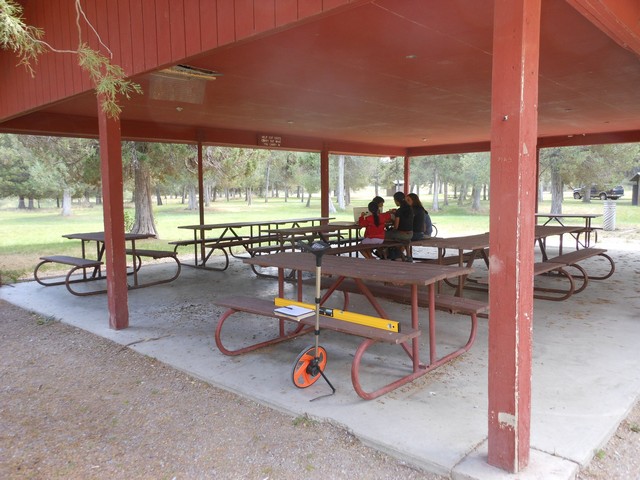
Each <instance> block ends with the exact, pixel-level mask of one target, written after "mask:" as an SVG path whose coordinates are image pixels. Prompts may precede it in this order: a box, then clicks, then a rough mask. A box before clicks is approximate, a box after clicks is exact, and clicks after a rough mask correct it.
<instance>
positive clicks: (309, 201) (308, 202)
mask: <svg viewBox="0 0 640 480" xmlns="http://www.w3.org/2000/svg"><path fill="white" fill-rule="evenodd" d="M303 198H304V197H303ZM305 207H306V208H310V207H311V192H309V196H308V197H307V204H306V205H305Z"/></svg>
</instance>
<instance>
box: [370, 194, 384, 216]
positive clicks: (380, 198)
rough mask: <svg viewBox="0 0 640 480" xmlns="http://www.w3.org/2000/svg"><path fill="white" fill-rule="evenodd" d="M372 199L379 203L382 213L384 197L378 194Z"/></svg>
mask: <svg viewBox="0 0 640 480" xmlns="http://www.w3.org/2000/svg"><path fill="white" fill-rule="evenodd" d="M371 201H372V202H375V203H377V204H378V212H379V213H382V212H383V211H384V198H382V197H380V196H377V195H376V196H375V197H373V200H371Z"/></svg>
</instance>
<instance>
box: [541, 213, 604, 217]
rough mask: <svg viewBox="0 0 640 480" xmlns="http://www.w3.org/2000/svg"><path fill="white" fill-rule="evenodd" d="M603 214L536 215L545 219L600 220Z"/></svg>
mask: <svg viewBox="0 0 640 480" xmlns="http://www.w3.org/2000/svg"><path fill="white" fill-rule="evenodd" d="M602 215H603V214H602V213H536V217H545V218H598V217H601V216H602Z"/></svg>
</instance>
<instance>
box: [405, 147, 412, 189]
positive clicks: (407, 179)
mask: <svg viewBox="0 0 640 480" xmlns="http://www.w3.org/2000/svg"><path fill="white" fill-rule="evenodd" d="M410 181H411V165H410V163H409V157H408V156H406V155H405V157H404V193H405V195H407V194H409V193H411V184H410V183H409V182H410Z"/></svg>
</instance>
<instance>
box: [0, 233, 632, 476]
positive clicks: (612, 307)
mask: <svg viewBox="0 0 640 480" xmlns="http://www.w3.org/2000/svg"><path fill="white" fill-rule="evenodd" d="M598 246H600V245H598ZM605 248H606V247H605ZM609 253H610V254H611V256H612V257H613V258H614V260H615V261H616V273H615V274H614V276H613V277H611V278H609V279H607V280H604V281H593V282H591V283H590V285H589V286H588V288H587V289H586V290H585V291H584V292H582V293H580V294H577V295H574V296H573V297H572V298H570V299H569V300H566V301H563V302H551V301H545V300H536V301H535V306H534V321H533V335H534V346H533V379H532V415H531V447H532V451H531V462H530V465H529V467H528V468H527V469H526V470H525V471H523V472H521V473H519V474H517V475H509V474H506V473H505V472H503V471H501V470H498V469H495V468H493V467H491V466H489V465H488V464H487V463H486V448H487V447H486V440H487V333H488V323H487V322H488V320H487V319H480V322H479V323H480V325H479V329H478V336H477V339H476V342H475V344H474V346H473V347H472V348H471V350H470V351H469V352H467V353H466V354H465V355H463V356H462V357H460V358H458V359H456V360H454V361H453V362H451V363H449V364H447V365H444V366H442V367H440V368H439V369H436V370H435V371H433V372H431V373H430V374H428V375H426V376H424V377H422V378H420V379H418V380H416V381H414V382H413V383H411V384H409V385H406V386H404V387H401V388H399V389H397V390H395V391H393V392H391V393H389V394H387V395H384V396H382V397H380V398H378V399H376V400H372V401H365V400H362V399H361V398H360V397H358V396H357V395H356V393H355V392H354V390H353V387H352V385H351V378H350V364H351V360H352V358H353V354H354V352H355V349H356V347H357V345H358V344H359V342H360V340H359V339H357V338H355V337H350V336H347V335H342V334H338V333H335V332H325V331H323V332H322V333H321V344H322V345H323V346H324V347H325V348H326V349H327V352H328V353H327V357H328V364H327V368H326V370H325V372H326V375H327V376H328V377H329V379H330V380H331V382H332V383H333V384H334V386H335V387H336V389H337V391H336V394H335V395H332V396H328V397H325V398H322V399H319V400H317V401H313V402H311V400H313V399H314V398H316V397H318V396H319V395H323V394H326V393H330V389H329V387H328V386H327V384H326V383H325V382H324V381H323V380H319V381H318V382H317V383H316V384H314V385H313V386H311V387H309V388H307V389H298V388H296V387H295V386H294V385H293V383H292V380H291V373H292V368H293V363H294V361H295V359H296V357H297V356H298V354H299V353H300V352H301V351H302V350H303V349H304V348H306V347H308V346H310V345H312V344H313V338H312V336H310V335H309V336H306V337H302V338H298V339H295V340H291V341H288V342H284V343H282V344H279V345H275V346H271V347H268V348H264V349H262V350H258V351H256V352H251V353H248V354H245V355H242V356H237V357H227V356H224V355H222V354H221V353H220V352H219V351H218V350H217V348H216V346H215V342H214V338H213V334H214V329H215V326H216V324H217V319H218V317H219V316H220V314H221V313H222V312H223V309H222V308H220V307H217V306H216V305H214V302H215V300H216V298H221V297H224V296H227V295H236V294H245V295H251V296H256V297H262V298H272V297H274V296H275V294H276V291H277V290H276V289H277V285H276V282H275V280H269V279H264V278H257V277H256V275H254V274H253V272H251V270H250V268H249V267H248V266H247V265H244V264H242V263H241V262H240V261H238V260H232V262H231V266H230V268H229V269H228V270H227V271H224V272H215V271H203V270H196V269H192V268H183V270H182V273H181V275H180V278H178V279H177V280H176V281H174V282H173V283H170V284H166V285H159V286H155V287H151V288H146V289H140V290H134V291H131V292H130V293H129V310H130V327H129V328H127V329H125V330H121V331H114V330H111V329H109V326H108V314H107V300H106V296H105V295H97V296H92V297H75V296H72V295H70V294H69V293H68V292H67V291H66V289H65V288H64V286H58V287H46V288H45V287H42V286H40V285H38V284H37V283H35V282H26V283H21V284H16V285H12V286H6V287H3V288H1V289H0V298H2V299H3V300H6V301H8V302H11V303H13V304H15V305H18V306H21V307H23V308H26V309H28V310H32V311H35V312H38V313H40V314H42V315H47V316H49V315H50V316H54V317H56V318H58V319H60V320H62V321H63V322H65V323H68V324H71V325H74V326H77V327H79V328H82V329H85V330H88V331H90V332H93V333H94V334H97V335H101V336H103V337H105V338H109V339H111V340H113V341H115V342H117V343H119V344H122V345H129V347H130V348H132V349H135V350H136V351H138V352H140V353H142V354H145V355H149V356H151V357H155V358H157V359H158V360H160V361H162V362H165V363H167V364H170V365H172V366H174V367H175V368H178V369H180V370H183V371H185V372H188V373H190V374H191V375H194V376H195V377H198V378H200V379H203V380H205V381H207V382H210V383H211V384H214V385H216V386H219V387H222V388H225V389H227V390H230V391H233V392H236V393H238V394H240V395H243V396H246V397H249V398H252V399H255V400H256V401H258V402H261V403H264V404H266V405H269V406H271V407H273V408H276V409H278V410H281V411H285V412H289V413H290V414H291V415H293V416H298V415H303V414H307V415H309V416H311V417H314V418H318V419H321V420H327V421H331V422H332V423H334V424H339V425H342V426H344V427H345V428H346V429H348V430H349V431H351V432H352V433H353V434H355V435H356V436H358V437H359V438H360V439H361V440H362V441H363V442H365V443H367V444H369V445H372V446H374V447H375V448H378V449H379V450H382V451H385V452H388V453H390V454H392V455H394V456H396V457H398V458H401V459H403V460H405V461H407V462H409V463H411V464H414V465H416V466H418V467H420V468H423V469H426V470H429V471H432V472H436V473H440V474H444V475H450V476H451V477H452V478H456V479H471V478H478V479H498V478H519V479H528V478H545V479H547V478H558V479H565V478H573V477H574V476H575V473H576V471H577V468H578V466H579V465H584V464H586V463H587V462H588V461H589V460H590V459H591V457H592V456H593V454H594V452H595V451H597V450H598V449H599V448H600V447H601V446H602V445H603V444H604V443H606V441H607V440H608V438H609V437H610V435H611V434H612V433H613V432H614V431H615V429H616V427H617V426H618V424H619V423H620V421H621V420H622V419H623V418H624V417H625V416H626V414H627V413H628V411H629V410H630V408H631V407H632V406H633V404H634V402H635V401H636V399H637V398H638V396H639V395H640V355H638V348H637V345H638V344H639V343H640V315H639V312H640V295H639V294H638V292H640V256H638V254H637V250H636V249H634V248H633V246H631V247H629V248H628V249H619V250H615V251H613V250H610V251H609ZM163 268H165V267H164V266H163V265H157V266H150V267H147V272H146V273H145V274H147V275H152V274H156V273H157V272H158V271H160V270H161V269H163ZM167 268H169V267H168V266H167ZM288 288H290V290H289V294H290V295H291V296H292V298H293V295H294V292H293V288H292V287H288ZM307 293H308V301H312V298H313V292H312V289H311V288H310V289H309V291H308V292H307ZM475 295H478V298H482V295H483V294H482V293H476V294H475ZM384 305H385V308H387V309H388V312H389V313H390V314H391V315H392V317H393V318H395V319H408V313H409V307H408V306H405V305H398V304H392V303H389V302H384ZM333 306H336V307H337V306H340V302H339V301H337V302H336V303H335V304H334V305H333ZM351 308H352V309H353V310H354V311H358V312H362V313H373V311H372V309H371V307H370V306H369V305H368V304H367V302H366V300H365V299H364V298H363V297H361V296H352V303H351ZM232 318H233V317H232ZM437 319H438V324H437V325H438V354H439V355H441V354H444V353H446V352H447V351H448V350H450V349H453V348H454V347H457V346H459V345H462V344H464V343H465V342H466V338H467V337H468V333H469V320H468V317H462V316H456V315H449V314H446V313H441V312H438V314H437ZM271 325H275V324H274V323H273V322H270V321H267V320H265V319H259V318H255V317H251V316H248V315H245V316H244V317H242V320H240V321H235V322H233V321H231V320H230V321H229V322H228V325H225V331H224V338H225V342H226V343H227V344H229V345H237V346H239V345H241V342H242V340H243V339H251V341H252V342H253V341H256V340H257V339H259V338H260V337H263V336H266V335H268V330H269V328H270V326H271ZM271 328H273V327H271ZM271 331H273V330H271ZM421 345H422V350H421V352H422V355H423V358H425V359H426V358H428V357H427V354H428V336H427V335H423V336H422V339H421ZM371 352H372V353H371V354H368V355H367V356H366V361H365V362H363V373H362V382H363V384H364V385H365V386H366V387H367V388H368V387H374V386H375V385H376V384H381V381H380V380H381V378H385V379H386V378H389V379H391V378H395V377H394V375H397V373H398V372H404V371H406V369H407V368H408V363H407V357H406V355H404V353H402V351H401V349H400V348H399V347H391V346H387V345H383V346H376V347H375V348H374V349H372V351H371ZM376 382H378V383H376Z"/></svg>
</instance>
